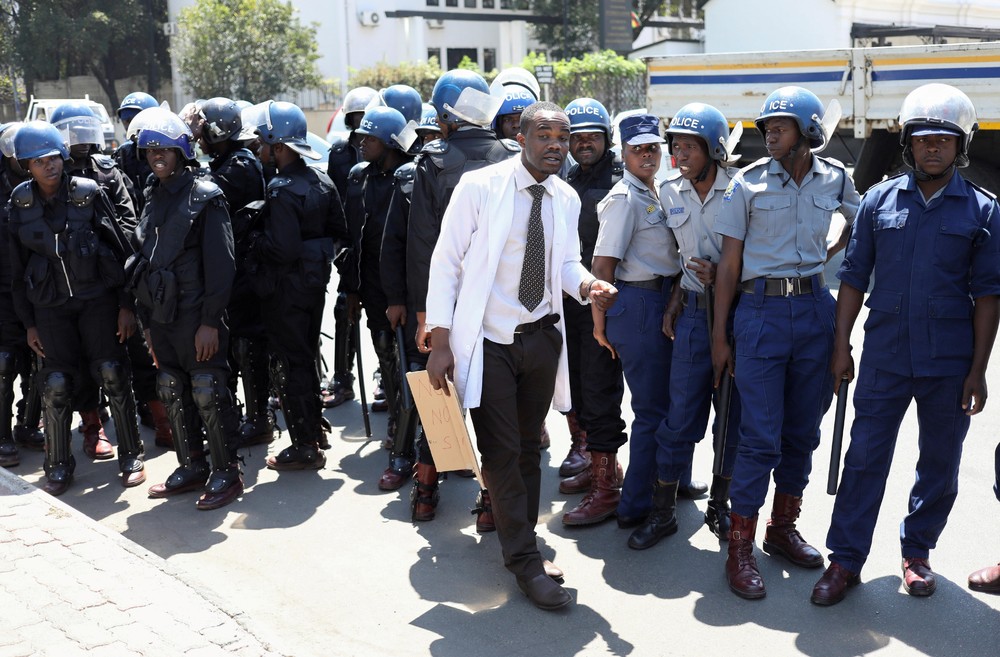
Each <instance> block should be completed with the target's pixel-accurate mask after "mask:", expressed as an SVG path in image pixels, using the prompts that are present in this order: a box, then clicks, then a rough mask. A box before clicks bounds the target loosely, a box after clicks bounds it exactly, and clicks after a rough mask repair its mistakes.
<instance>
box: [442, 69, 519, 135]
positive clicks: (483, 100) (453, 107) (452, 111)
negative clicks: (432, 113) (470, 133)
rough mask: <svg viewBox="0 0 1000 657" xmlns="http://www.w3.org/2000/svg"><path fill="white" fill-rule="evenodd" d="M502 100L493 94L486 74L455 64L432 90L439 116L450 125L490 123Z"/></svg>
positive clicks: (485, 125)
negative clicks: (484, 76) (485, 76)
mask: <svg viewBox="0 0 1000 657" xmlns="http://www.w3.org/2000/svg"><path fill="white" fill-rule="evenodd" d="M502 102H503V101H502V100H501V99H499V98H495V97H493V96H491V95H490V88H489V86H488V85H487V84H486V80H485V79H484V78H483V76H481V75H479V74H478V73H476V72H475V71H469V70H467V69H464V68H453V69H452V70H450V71H448V72H447V73H445V74H444V75H442V76H441V77H440V78H438V81H437V82H436V83H434V91H433V93H432V94H431V104H432V105H434V109H436V110H437V113H438V118H439V119H440V120H441V121H442V122H443V123H447V124H450V125H453V124H456V123H471V124H473V125H478V126H480V127H487V126H489V125H490V124H491V123H493V117H494V116H496V113H497V110H499V109H500V105H501V104H502Z"/></svg>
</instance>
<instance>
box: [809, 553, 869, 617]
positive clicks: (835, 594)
mask: <svg viewBox="0 0 1000 657" xmlns="http://www.w3.org/2000/svg"><path fill="white" fill-rule="evenodd" d="M860 581H861V578H860V577H858V576H857V575H855V574H854V573H852V572H851V571H849V570H848V569H846V568H844V567H843V566H841V565H840V564H839V563H836V562H830V565H829V567H827V569H826V572H825V573H823V576H822V577H820V578H819V581H818V582H816V586H814V587H813V592H812V597H811V598H809V599H810V600H811V601H812V603H813V604H817V605H821V606H823V607H828V606H830V605H835V604H837V603H838V602H840V601H841V600H843V599H844V596H846V595H847V589H849V588H851V587H852V586H855V585H856V584H858V583H859V582H860Z"/></svg>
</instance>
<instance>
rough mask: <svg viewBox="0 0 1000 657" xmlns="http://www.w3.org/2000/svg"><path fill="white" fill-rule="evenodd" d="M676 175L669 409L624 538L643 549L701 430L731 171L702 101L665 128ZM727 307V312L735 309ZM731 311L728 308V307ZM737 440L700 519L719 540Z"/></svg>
mask: <svg viewBox="0 0 1000 657" xmlns="http://www.w3.org/2000/svg"><path fill="white" fill-rule="evenodd" d="M666 135H667V146H668V148H669V149H670V154H671V155H672V156H673V157H674V159H675V161H676V163H677V169H678V170H677V173H675V174H674V175H672V176H670V177H669V178H668V179H667V180H665V181H664V182H663V183H662V184H661V185H660V203H661V204H662V205H663V209H664V211H666V213H667V226H669V227H670V230H671V232H672V233H673V234H674V237H675V238H676V240H677V246H678V249H679V250H680V265H681V276H680V280H679V282H678V284H677V285H675V286H674V289H673V293H672V294H671V297H670V303H669V305H668V306H667V309H666V312H665V313H664V317H663V332H664V333H665V334H666V336H667V337H669V338H670V339H671V340H672V341H673V356H672V358H671V364H670V412H669V414H668V416H667V419H666V420H664V421H663V422H661V423H660V426H659V427H658V428H657V430H656V443H657V449H656V465H657V482H656V490H655V491H654V493H653V512H652V513H650V515H649V518H647V520H646V522H645V523H644V524H643V525H641V526H640V527H637V528H636V530H635V531H634V532H632V535H631V536H630V537H629V540H628V545H629V547H631V548H633V549H636V550H643V549H646V548H649V547H652V546H653V545H655V544H656V543H657V542H659V541H660V539H662V538H664V537H665V536H669V535H670V534H673V533H674V532H676V531H677V519H676V517H675V513H674V509H675V507H676V504H677V487H678V482H679V481H680V480H681V478H682V477H683V476H684V475H685V474H686V473H687V472H689V470H690V468H691V461H692V459H693V458H694V447H695V445H696V444H697V443H698V442H700V441H701V439H702V438H703V437H704V436H705V429H706V427H707V426H708V415H709V409H710V407H711V405H712V399H713V386H712V354H711V336H710V335H709V326H708V308H707V304H708V300H709V299H710V298H711V297H710V295H707V294H706V289H707V288H710V287H711V286H712V285H713V284H714V283H715V266H716V263H718V262H719V256H720V255H721V253H722V239H721V238H720V237H719V235H718V234H716V233H715V231H714V230H713V228H714V225H715V217H716V214H717V213H718V211H719V207H720V206H721V205H722V196H723V194H724V193H725V191H726V188H727V187H728V186H729V181H730V179H731V178H732V176H733V175H734V174H735V173H736V170H735V169H727V168H726V162H727V161H728V160H729V158H730V156H731V153H730V152H729V151H728V150H727V149H728V148H729V145H728V143H727V142H728V140H729V124H728V123H727V122H726V117H725V116H723V115H722V112H720V111H719V110H717V109H716V108H714V107H712V106H711V105H705V104H703V103H690V104H688V105H685V106H684V107H682V108H680V109H679V110H678V111H677V113H676V114H675V115H674V116H673V118H672V119H671V120H670V125H669V126H668V127H667V130H666ZM735 305H736V304H734V308H733V311H735ZM731 314H732V311H731ZM728 413H729V426H731V427H733V431H732V434H735V433H736V431H735V429H736V427H737V426H738V424H739V418H740V403H739V394H738V393H736V394H734V395H733V396H732V399H731V401H730V406H729V409H728ZM737 444H738V440H737V439H736V436H735V435H733V436H732V438H731V439H729V440H727V442H726V447H725V450H726V451H725V454H724V456H723V460H722V472H721V473H718V474H716V475H715V476H714V477H713V479H712V487H711V494H710V496H709V500H708V510H707V511H706V512H705V524H707V525H708V526H709V528H710V529H711V530H712V533H713V534H715V535H716V536H717V537H719V538H720V539H722V540H728V538H727V534H728V532H729V481H730V478H731V476H732V471H733V462H734V461H735V460H736V446H737Z"/></svg>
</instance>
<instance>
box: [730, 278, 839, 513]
mask: <svg viewBox="0 0 1000 657" xmlns="http://www.w3.org/2000/svg"><path fill="white" fill-rule="evenodd" d="M813 285H814V286H815V287H814V291H813V292H812V293H811V294H803V295H800V296H792V297H779V296H765V295H764V294H763V280H758V289H757V291H756V293H754V294H747V293H744V294H743V295H742V296H741V297H740V305H739V308H737V309H736V317H735V318H734V320H733V335H734V337H735V339H736V380H735V382H734V383H735V385H736V388H737V389H738V390H739V393H740V399H741V400H742V406H741V418H740V446H739V450H738V452H737V455H736V464H735V465H734V466H733V483H732V486H731V488H730V489H729V497H730V499H731V500H732V507H733V511H734V512H735V513H737V514H739V515H741V516H744V517H746V518H750V517H753V516H755V515H756V514H757V511H758V510H760V507H761V506H763V505H764V500H765V498H766V497H767V489H768V480H769V479H770V477H771V473H772V472H773V473H774V488H775V490H776V491H777V492H779V493H784V494H787V495H792V496H795V497H799V496H801V495H802V491H803V490H805V487H806V484H807V483H808V482H809V473H810V472H811V471H812V453H813V450H815V449H816V447H818V446H819V425H820V421H821V420H822V419H823V414H824V413H826V411H827V409H828V408H829V407H830V402H831V401H832V400H833V377H832V376H831V375H830V357H831V356H832V354H833V325H834V312H835V307H836V302H835V301H834V300H833V296H832V295H831V294H830V290H829V289H828V288H826V287H820V286H819V285H817V281H816V279H815V278H814V279H813Z"/></svg>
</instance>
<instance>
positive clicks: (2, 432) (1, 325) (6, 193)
mask: <svg viewBox="0 0 1000 657" xmlns="http://www.w3.org/2000/svg"><path fill="white" fill-rule="evenodd" d="M24 181H25V178H23V177H21V176H18V175H17V174H15V173H14V171H12V170H11V168H10V165H9V164H8V162H7V159H6V158H4V159H3V163H2V164H0V196H2V197H3V207H0V254H3V255H4V256H6V254H7V253H9V252H10V232H9V225H8V215H9V213H10V208H9V206H8V205H7V201H8V200H9V199H10V194H11V192H13V191H14V187H16V186H17V185H19V184H21V183H22V182H24ZM11 279H12V269H11V260H10V258H9V257H0V466H3V467H13V466H15V465H17V464H18V463H19V462H20V457H19V455H18V449H17V445H18V443H20V444H21V445H23V446H25V447H27V448H28V449H36V450H38V449H43V448H44V446H45V440H44V438H43V437H42V436H41V434H40V433H39V432H38V420H39V419H40V417H41V411H42V407H41V397H40V396H39V391H38V386H37V385H36V382H35V379H34V377H33V374H34V372H35V370H36V369H37V364H36V363H37V361H36V359H35V354H34V352H33V351H31V349H29V348H28V343H27V341H26V340H25V334H24V325H23V324H21V320H20V318H19V317H18V316H17V312H15V310H14V298H13V295H12V294H11ZM18 376H20V377H21V396H22V398H23V399H22V403H21V405H20V406H21V408H20V413H19V415H20V416H21V417H20V418H19V421H18V423H17V426H14V427H12V426H11V425H12V424H13V423H14V379H15V378H17V377H18ZM29 427H30V429H29Z"/></svg>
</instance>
